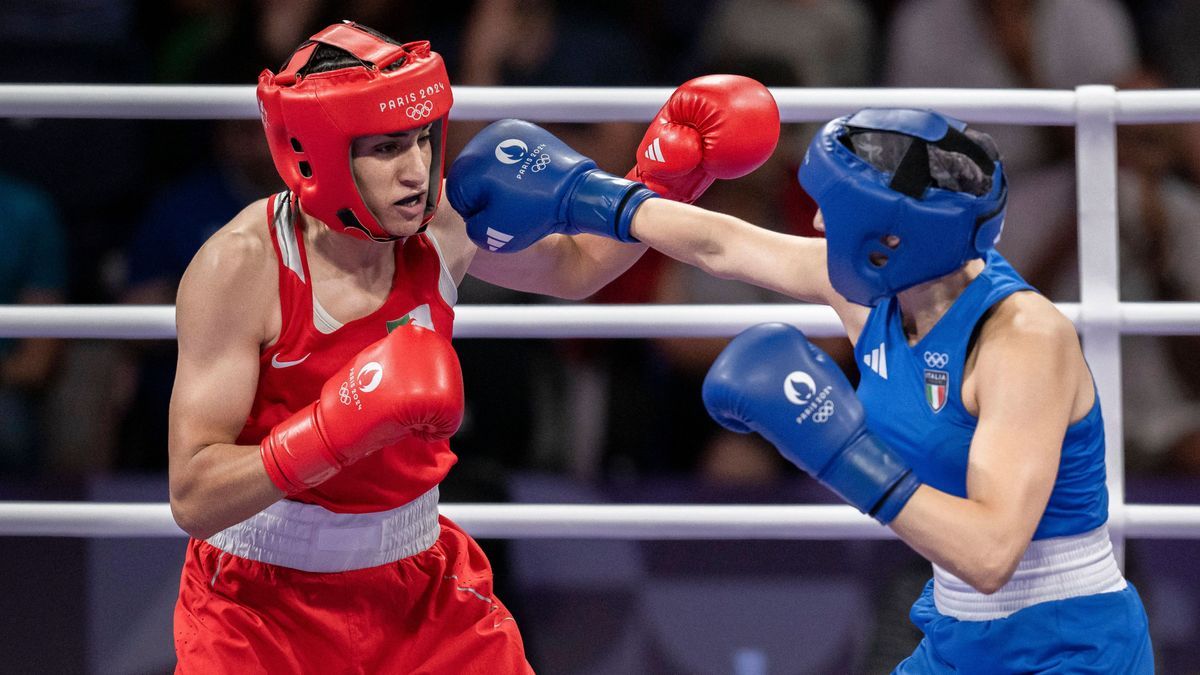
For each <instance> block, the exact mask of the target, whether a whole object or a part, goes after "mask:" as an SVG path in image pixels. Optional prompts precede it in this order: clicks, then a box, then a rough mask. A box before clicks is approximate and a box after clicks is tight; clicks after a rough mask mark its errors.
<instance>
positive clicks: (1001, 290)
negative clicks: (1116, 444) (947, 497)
mask: <svg viewBox="0 0 1200 675" xmlns="http://www.w3.org/2000/svg"><path fill="white" fill-rule="evenodd" d="M986 262H987V266H986V268H985V269H984V270H983V272H982V273H980V275H979V276H978V277H976V278H975V279H974V280H973V281H972V282H971V283H970V284H969V285H968V286H967V288H966V289H965V290H964V291H963V293H962V295H961V296H959V298H958V299H957V300H955V301H954V304H953V305H951V306H950V309H949V310H947V311H946V313H945V314H944V315H943V316H942V318H941V319H940V320H939V321H938V322H937V324H936V325H934V327H933V329H932V330H930V331H929V333H928V334H927V335H926V336H925V337H924V338H922V339H921V341H920V342H918V343H917V344H916V345H913V346H911V347H910V346H909V345H908V341H907V339H906V338H905V336H904V329H903V327H902V325H901V321H900V319H901V317H900V303H899V302H897V301H896V299H895V298H894V297H893V298H887V299H885V300H884V301H883V302H881V303H879V304H878V305H877V306H876V307H875V308H874V309H872V310H871V313H870V315H869V316H868V317H867V323H866V326H864V328H863V331H862V335H860V336H859V338H858V344H856V345H855V347H854V354H855V358H856V359H857V360H858V363H859V370H860V371H862V380H861V382H860V383H859V386H858V397H859V399H860V400H861V401H862V403H863V406H864V407H865V408H866V411H867V420H868V422H867V426H868V427H869V428H870V430H871V431H872V432H873V433H875V434H876V435H878V436H879V437H880V438H881V439H883V440H884V441H885V442H887V443H888V445H890V446H891V447H892V449H894V450H896V451H897V452H898V453H899V454H900V455H901V456H902V457H903V458H904V459H905V460H906V461H907V462H908V463H909V466H911V467H912V468H913V470H914V471H915V472H916V474H917V476H918V477H920V479H921V481H922V482H924V483H925V484H927V485H930V486H932V487H935V488H937V489H939V490H941V491H943V492H947V493H949V494H952V495H956V496H959V497H966V494H967V454H968V450H969V449H970V444H971V438H972V436H974V434H975V426H976V424H977V423H978V420H977V419H976V418H975V417H974V416H972V415H971V414H970V413H968V412H967V409H966V407H964V406H963V403H962V391H961V390H962V379H963V378H962V374H963V364H964V363H965V362H966V359H967V356H968V354H967V350H968V349H969V348H970V346H971V336H972V334H973V332H974V331H975V329H976V327H977V325H978V324H979V320H980V318H981V317H983V316H984V314H985V313H986V312H987V311H988V310H989V309H990V308H991V307H992V306H993V305H995V304H996V303H997V302H999V301H1001V300H1003V299H1004V298H1006V297H1008V296H1009V295H1011V294H1013V293H1015V292H1017V291H1026V290H1034V289H1033V287H1031V286H1030V285H1029V284H1028V283H1026V282H1025V280H1024V279H1022V278H1021V276H1020V275H1019V274H1017V272H1016V270H1014V269H1013V268H1012V266H1011V265H1009V264H1008V261H1006V260H1005V259H1004V258H1003V256H1001V255H1000V254H999V253H997V252H995V251H992V252H991V253H989V255H988V256H987V258H986ZM1104 481H1105V472H1104V421H1103V418H1102V417H1101V414H1100V397H1099V396H1097V397H1096V402H1095V404H1094V405H1093V406H1092V409H1091V410H1090V411H1088V414H1087V415H1085V416H1084V417H1083V419H1081V420H1079V421H1078V422H1075V423H1074V424H1072V425H1071V426H1070V427H1068V428H1067V432H1066V435H1065V436H1064V437H1063V444H1062V457H1061V459H1060V460H1059V466H1058V475H1057V476H1056V477H1055V480H1054V489H1053V491H1052V492H1051V493H1050V501H1049V503H1048V504H1047V506H1046V511H1045V513H1043V514H1042V519H1041V521H1040V522H1039V523H1038V527H1037V531H1036V532H1035V533H1034V535H1033V538H1034V539H1045V538H1048V537H1061V536H1064V535H1069V534H1079V533H1081V532H1087V531H1089V530H1092V529H1095V528H1097V527H1099V526H1100V525H1103V524H1104V522H1105V521H1106V520H1108V490H1107V488H1106V486H1105V482H1104Z"/></svg>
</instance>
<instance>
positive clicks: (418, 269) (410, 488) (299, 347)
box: [238, 192, 457, 513]
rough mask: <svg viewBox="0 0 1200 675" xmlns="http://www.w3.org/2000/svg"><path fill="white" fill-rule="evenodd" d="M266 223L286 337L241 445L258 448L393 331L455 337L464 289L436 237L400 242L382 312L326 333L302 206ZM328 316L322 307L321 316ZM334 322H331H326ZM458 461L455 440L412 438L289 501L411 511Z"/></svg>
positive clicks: (269, 365) (274, 202)
mask: <svg viewBox="0 0 1200 675" xmlns="http://www.w3.org/2000/svg"><path fill="white" fill-rule="evenodd" d="M267 223H268V227H269V228H270V233H271V241H272V244H273V245H274V248H275V255H276V258H277V260H278V263H279V309H280V313H281V316H282V319H283V323H282V326H281V327H280V332H279V340H278V341H276V342H275V344H274V345H271V346H270V347H268V348H266V349H265V350H263V352H262V354H261V355H260V356H259V359H258V361H259V362H258V391H257V393H256V394H255V396H254V405H253V407H252V408H251V409H250V415H249V417H247V418H246V425H245V426H244V427H243V428H242V432H241V434H240V435H239V436H238V443H239V444H242V445H255V444H258V443H259V442H260V441H261V440H262V439H263V438H264V437H265V436H266V435H267V432H268V431H269V430H270V429H271V427H273V426H274V425H276V424H278V423H279V422H281V421H283V420H284V419H286V418H287V417H288V416H289V415H291V414H292V413H294V412H295V411H297V410H299V409H300V408H303V407H304V406H306V405H308V404H309V403H311V402H313V401H314V400H316V398H317V396H318V395H319V394H320V392H321V386H322V385H323V384H324V383H325V380H327V379H328V378H329V377H330V376H332V375H333V373H334V372H335V371H337V370H338V369H340V368H341V367H342V366H343V365H345V364H346V362H347V361H349V360H350V359H351V358H353V357H354V355H355V354H357V353H358V352H360V351H362V350H363V349H364V348H365V347H367V346H368V345H370V344H372V343H374V342H376V341H378V340H380V339H382V338H383V337H384V336H386V335H387V333H388V328H389V324H392V325H396V323H397V322H399V323H407V322H409V321H411V322H414V323H416V324H417V325H420V326H424V327H425V328H429V329H432V330H436V331H437V332H439V333H441V334H442V335H444V336H446V338H447V339H449V338H451V337H452V334H453V330H454V309H453V303H454V302H455V300H456V299H457V290H456V288H455V286H454V283H453V280H452V279H451V277H450V275H449V273H448V272H447V271H446V270H445V268H444V267H443V265H442V261H441V256H440V254H439V251H438V250H437V247H436V244H435V242H434V240H433V239H432V238H431V236H430V235H429V234H428V233H426V234H420V235H416V236H413V237H409V238H408V239H406V240H405V241H404V242H402V243H396V244H395V248H396V272H395V276H394V278H393V279H392V289H391V291H389V292H388V296H387V299H386V300H385V301H384V303H383V305H382V306H381V307H380V308H379V309H377V310H375V311H374V312H372V313H370V314H368V315H367V316H364V317H361V318H359V319H355V320H354V321H351V322H349V323H346V324H344V325H342V326H340V327H336V328H335V327H334V326H329V325H326V326H324V327H323V328H318V325H317V315H316V314H315V313H314V309H315V308H314V298H313V289H312V283H311V280H312V275H311V274H309V271H308V256H307V254H306V253H305V249H304V236H303V233H301V232H299V231H298V228H297V225H298V219H297V212H296V204H295V201H294V200H293V199H292V196H291V194H290V193H288V192H282V193H280V194H277V195H274V196H272V197H271V198H270V199H268V200H267ZM317 311H320V312H323V310H317ZM325 316H326V317H327V316H328V315H325ZM455 461H457V458H456V457H455V456H454V453H453V452H451V451H450V444H449V442H448V441H439V442H435V443H428V442H425V441H421V440H417V439H411V438H410V439H407V440H405V441H403V442H401V443H398V444H396V445H394V446H390V447H385V448H382V449H380V450H378V451H376V452H374V453H372V454H370V455H368V456H367V457H364V458H363V459H360V460H359V461H357V462H355V463H354V464H351V465H350V466H348V467H346V468H345V469H342V471H341V472H340V473H338V474H337V475H336V476H334V477H333V478H331V479H329V480H327V481H325V482H324V483H322V484H320V485H318V486H317V487H315V488H313V489H311V490H306V491H304V492H301V493H299V494H296V495H293V496H292V497H291V499H293V500H296V501H300V502H305V503H308V504H318V505H320V506H323V507H325V508H326V509H329V510H330V511H334V512H338V513H368V512H373V511H385V510H388V509H392V508H395V507H397V506H401V505H403V504H407V503H408V502H410V501H412V500H413V499H415V498H416V497H419V496H420V495H422V494H424V493H425V492H427V491H429V490H430V489H431V488H433V487H434V486H435V485H437V484H438V483H440V482H441V480H442V479H443V478H444V477H445V476H446V473H447V472H448V471H449V470H450V467H451V466H452V465H453V464H454V462H455Z"/></svg>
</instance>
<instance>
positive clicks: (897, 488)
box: [817, 432, 921, 525]
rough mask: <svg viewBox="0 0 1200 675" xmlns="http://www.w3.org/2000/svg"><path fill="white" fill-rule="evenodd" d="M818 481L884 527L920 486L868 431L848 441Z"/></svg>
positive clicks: (901, 462) (894, 453)
mask: <svg viewBox="0 0 1200 675" xmlns="http://www.w3.org/2000/svg"><path fill="white" fill-rule="evenodd" d="M817 478H818V479H819V480H820V481H821V482H823V483H824V484H825V485H826V486H828V487H829V488H830V489H832V490H833V491H834V492H836V493H837V494H838V495H839V496H841V498H842V499H844V500H846V502H848V503H849V504H850V505H851V506H853V507H855V508H857V509H858V510H859V511H861V512H863V513H865V514H867V515H869V516H871V517H873V518H875V519H876V520H878V521H879V522H881V523H883V524H884V525H886V524H888V523H889V522H891V521H892V519H893V518H895V517H896V515H897V514H899V513H900V510H901V509H902V508H904V505H905V504H906V503H907V502H908V499H909V498H910V497H912V494H913V492H915V491H916V489H917V488H918V487H919V486H920V485H921V482H920V480H918V479H917V478H916V476H915V475H914V474H913V472H912V469H911V468H909V466H908V464H906V463H905V462H904V460H903V459H901V457H900V456H899V455H897V454H896V452H895V451H894V450H892V449H891V448H889V447H888V446H887V445H886V444H885V443H884V442H883V441H881V440H879V439H878V438H876V437H875V435H874V434H871V433H870V432H864V433H863V434H861V435H860V436H858V437H857V438H855V439H854V440H852V441H850V443H848V444H847V445H846V446H845V447H844V448H843V449H842V451H841V452H840V453H838V455H837V456H836V457H835V458H834V459H833V460H832V461H831V462H830V463H829V465H827V466H826V467H825V468H824V470H823V471H822V472H821V474H820V475H819V476H817Z"/></svg>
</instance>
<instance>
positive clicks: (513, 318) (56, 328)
mask: <svg viewBox="0 0 1200 675" xmlns="http://www.w3.org/2000/svg"><path fill="white" fill-rule="evenodd" d="M1058 308H1059V309H1060V310H1061V311H1062V312H1063V314H1065V315H1066V316H1067V318H1069V319H1071V320H1072V321H1074V322H1075V323H1076V324H1080V323H1082V322H1083V319H1082V317H1081V316H1080V309H1079V304H1078V303H1059V304H1058ZM1113 318H1114V319H1115V320H1116V321H1117V322H1118V328H1120V330H1121V332H1122V333H1125V334H1128V335H1200V302H1179V303H1166V302H1122V303H1120V304H1119V305H1118V309H1117V312H1116V314H1115V315H1114V317H1113ZM771 321H782V322H786V323H791V324H794V325H796V326H798V327H800V328H801V329H803V330H804V331H805V332H806V333H808V334H809V335H810V336H812V337H834V336H841V335H845V334H846V330H845V329H844V328H843V327H842V324H841V322H840V321H838V318H837V315H836V314H835V313H834V311H833V310H832V309H831V308H829V307H825V306H822V305H806V304H762V305H753V304H748V305H459V306H458V307H456V308H455V322H454V336H455V337H459V338H486V337H492V338H659V337H729V336H732V335H736V334H737V333H739V332H741V331H742V330H745V329H746V328H749V327H750V326H753V325H755V324H759V323H767V322H771ZM6 337H8V338H27V337H55V338H97V339H122V340H131V339H132V340H136V339H172V338H174V337H175V308H174V307H173V306H171V305H138V306H128V305H43V306H36V305H10V306H0V338H6Z"/></svg>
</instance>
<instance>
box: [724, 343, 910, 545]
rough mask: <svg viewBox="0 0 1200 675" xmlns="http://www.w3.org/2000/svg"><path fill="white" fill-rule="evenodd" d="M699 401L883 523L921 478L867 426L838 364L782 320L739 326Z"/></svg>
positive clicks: (726, 424) (897, 510)
mask: <svg viewBox="0 0 1200 675" xmlns="http://www.w3.org/2000/svg"><path fill="white" fill-rule="evenodd" d="M703 395H704V406H705V407H706V408H707V409H708V414H709V415H712V418H713V419H715V420H716V421H717V422H718V423H720V424H721V425H722V426H724V427H725V428H726V429H729V430H730V431H736V432H738V433H743V434H744V433H749V432H751V431H757V432H758V433H759V434H762V437H763V438H765V439H767V440H768V441H770V442H771V443H773V444H774V445H775V447H776V448H778V449H779V452H780V453H782V454H783V456H784V457H787V458H788V460H790V461H791V462H792V463H793V464H795V465H796V466H798V467H800V468H801V469H804V470H805V471H807V472H808V473H809V474H811V475H812V476H813V478H816V479H817V480H819V481H821V483H822V484H824V485H825V487H827V488H829V489H830V490H833V491H834V492H835V493H837V495H838V496H839V497H841V498H842V499H844V500H845V501H846V502H847V503H849V504H850V505H851V506H853V507H855V508H857V509H858V510H859V511H862V512H863V513H865V514H867V515H869V516H871V517H873V518H875V519H876V520H878V521H879V522H881V523H883V524H884V525H886V524H888V523H890V522H891V521H892V519H893V518H895V517H896V515H897V514H899V513H900V510H901V509H902V508H904V505H905V504H906V503H908V500H909V498H910V497H912V495H913V493H914V492H916V491H917V488H918V487H920V485H921V482H920V480H918V479H917V477H916V474H914V473H913V472H912V469H911V468H909V466H908V464H907V463H905V461H904V458H902V457H900V455H898V454H897V453H896V452H895V451H893V450H892V449H891V448H889V447H888V446H887V445H885V444H884V443H883V441H881V440H879V439H878V438H877V437H875V435H873V434H872V433H871V432H870V431H868V430H867V425H866V416H865V413H864V411H863V407H862V403H860V402H859V400H858V397H857V396H855V394H854V389H853V387H851V386H850V382H848V381H847V380H846V376H845V375H843V374H842V370H841V369H840V368H838V366H837V364H835V363H833V361H831V360H830V358H829V356H828V355H827V354H826V353H825V352H823V351H821V350H820V348H818V347H817V346H816V345H814V344H812V343H811V342H809V341H808V338H807V337H805V336H804V333H802V332H800V331H799V330H797V329H796V328H795V327H793V326H789V325H786V324H782V323H766V324H761V325H758V326H753V327H751V328H748V329H746V330H745V331H742V333H741V334H739V335H738V336H737V337H735V338H734V339H733V341H732V342H730V343H729V345H728V346H726V347H725V349H724V351H722V352H721V355H720V356H718V357H717V360H716V361H715V362H713V365H712V368H710V369H709V371H708V375H707V376H705V378H704V388H703Z"/></svg>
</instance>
